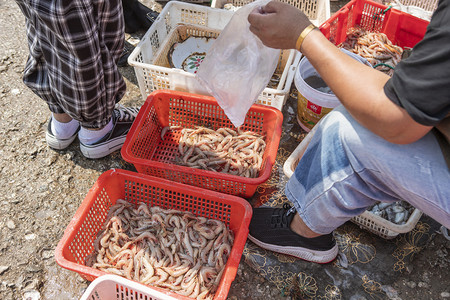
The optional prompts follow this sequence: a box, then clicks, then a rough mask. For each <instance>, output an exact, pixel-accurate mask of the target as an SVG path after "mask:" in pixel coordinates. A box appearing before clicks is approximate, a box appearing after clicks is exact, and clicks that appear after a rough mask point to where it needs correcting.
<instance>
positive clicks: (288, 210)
mask: <svg viewBox="0 0 450 300" xmlns="http://www.w3.org/2000/svg"><path fill="white" fill-rule="evenodd" d="M280 210H281V211H280ZM294 212H295V207H291V206H290V205H289V204H288V203H285V204H283V208H280V209H277V210H275V211H274V214H273V215H272V218H271V222H270V224H271V226H272V228H277V227H279V228H286V227H289V225H290V224H288V216H290V215H291V214H293V213H294Z"/></svg>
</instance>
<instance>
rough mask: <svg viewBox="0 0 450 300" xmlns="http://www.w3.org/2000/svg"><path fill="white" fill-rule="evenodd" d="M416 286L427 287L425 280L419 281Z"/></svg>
mask: <svg viewBox="0 0 450 300" xmlns="http://www.w3.org/2000/svg"><path fill="white" fill-rule="evenodd" d="M417 286H418V287H420V288H427V287H428V284H427V283H426V282H423V281H421V282H419V284H418V285H417Z"/></svg>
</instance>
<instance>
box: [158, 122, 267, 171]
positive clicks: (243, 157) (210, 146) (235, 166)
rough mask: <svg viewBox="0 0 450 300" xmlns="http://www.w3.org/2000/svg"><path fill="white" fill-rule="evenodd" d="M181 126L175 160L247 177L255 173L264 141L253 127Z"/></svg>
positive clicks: (183, 163) (201, 167)
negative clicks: (251, 128)
mask: <svg viewBox="0 0 450 300" xmlns="http://www.w3.org/2000/svg"><path fill="white" fill-rule="evenodd" d="M177 129H180V130H181V137H180V140H179V144H178V145H179V146H178V151H179V156H178V157H177V159H176V163H177V164H178V165H182V166H188V167H191V168H198V169H203V170H210V171H214V172H222V173H227V174H231V175H238V176H244V177H248V178H256V177H258V174H259V171H260V170H261V166H262V163H263V155H264V150H265V148H266V143H265V141H264V138H263V136H261V135H260V134H257V133H255V132H252V131H243V130H241V129H240V128H238V129H237V131H235V130H233V129H231V128H227V127H223V128H219V129H217V130H212V129H209V128H206V127H196V128H194V129H190V128H182V129H181V127H178V126H172V127H167V128H164V129H163V131H162V137H163V136H164V134H165V132H167V130H170V131H174V130H177Z"/></svg>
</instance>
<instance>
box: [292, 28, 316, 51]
mask: <svg viewBox="0 0 450 300" xmlns="http://www.w3.org/2000/svg"><path fill="white" fill-rule="evenodd" d="M315 28H316V26H314V24H311V25H309V26H308V27H306V28H305V29H303V31H302V33H300V35H299V36H298V39H297V43H295V49H297V50H298V51H300V49H301V47H302V43H303V40H304V39H305V38H306V36H307V35H308V33H310V32H311V31H312V30H313V29H315Z"/></svg>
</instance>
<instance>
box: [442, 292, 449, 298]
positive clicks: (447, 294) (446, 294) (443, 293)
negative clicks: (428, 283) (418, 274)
mask: <svg viewBox="0 0 450 300" xmlns="http://www.w3.org/2000/svg"><path fill="white" fill-rule="evenodd" d="M441 297H442V298H450V293H449V292H442V293H441Z"/></svg>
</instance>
